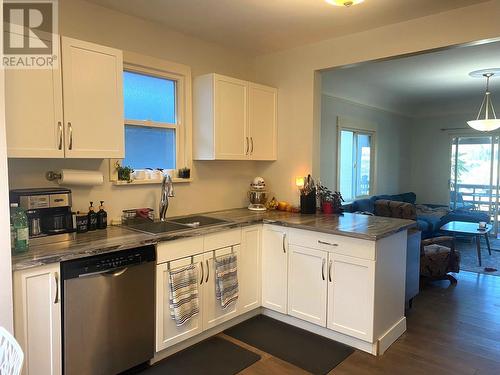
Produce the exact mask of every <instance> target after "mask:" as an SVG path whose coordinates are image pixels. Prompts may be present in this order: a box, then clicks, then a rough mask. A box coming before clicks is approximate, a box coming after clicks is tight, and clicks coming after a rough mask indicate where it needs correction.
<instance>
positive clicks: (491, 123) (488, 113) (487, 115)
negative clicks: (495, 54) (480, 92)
mask: <svg viewBox="0 0 500 375" xmlns="http://www.w3.org/2000/svg"><path fill="white" fill-rule="evenodd" d="M499 74H500V69H486V70H477V71H475V72H472V73H470V74H469V75H470V76H471V77H474V78H483V77H484V78H486V92H485V93H484V98H483V102H482V103H481V107H480V108H479V113H478V114H477V118H476V119H475V120H471V121H467V124H468V125H469V126H470V127H471V128H473V129H476V130H479V131H483V132H489V131H493V130H496V129H498V128H500V119H497V116H496V113H495V108H494V107H493V103H492V101H491V92H490V78H491V77H493V76H494V75H497V76H498V75H499ZM483 112H484V117H483V118H481V115H482V113H483Z"/></svg>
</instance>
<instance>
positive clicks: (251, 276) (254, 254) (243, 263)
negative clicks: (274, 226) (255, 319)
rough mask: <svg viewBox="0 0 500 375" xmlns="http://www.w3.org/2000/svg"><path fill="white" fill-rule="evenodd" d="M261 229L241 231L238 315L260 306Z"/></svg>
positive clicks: (253, 228)
mask: <svg viewBox="0 0 500 375" xmlns="http://www.w3.org/2000/svg"><path fill="white" fill-rule="evenodd" d="M261 228H262V226H261V225H256V226H252V227H246V228H243V229H242V230H241V249H240V252H239V257H238V278H239V280H241V283H240V298H239V312H240V313H244V312H247V311H250V310H253V309H256V308H257V307H259V306H260V300H261V239H262V230H261Z"/></svg>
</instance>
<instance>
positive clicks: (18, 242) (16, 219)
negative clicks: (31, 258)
mask: <svg viewBox="0 0 500 375" xmlns="http://www.w3.org/2000/svg"><path fill="white" fill-rule="evenodd" d="M10 207H11V222H12V226H13V228H14V236H13V237H14V253H16V254H18V253H23V252H25V251H28V241H29V229H28V216H26V212H25V211H24V210H23V209H22V208H20V207H18V204H17V203H11V205H10ZM11 237H12V236H11Z"/></svg>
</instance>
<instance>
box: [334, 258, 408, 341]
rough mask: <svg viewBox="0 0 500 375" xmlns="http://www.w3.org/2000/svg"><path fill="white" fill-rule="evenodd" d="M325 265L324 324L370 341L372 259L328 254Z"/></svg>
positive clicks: (373, 286) (373, 264)
mask: <svg viewBox="0 0 500 375" xmlns="http://www.w3.org/2000/svg"><path fill="white" fill-rule="evenodd" d="M328 266H329V275H328V277H329V280H331V281H329V283H328V317H327V328H329V329H333V330H335V331H337V332H340V333H344V334H346V335H349V336H353V337H357V338H359V339H362V340H365V341H369V342H372V340H373V319H374V316H373V311H374V296H375V262H374V261H372V260H366V259H359V258H354V257H349V256H345V255H340V254H330V261H329V265H328ZM403 303H404V301H403Z"/></svg>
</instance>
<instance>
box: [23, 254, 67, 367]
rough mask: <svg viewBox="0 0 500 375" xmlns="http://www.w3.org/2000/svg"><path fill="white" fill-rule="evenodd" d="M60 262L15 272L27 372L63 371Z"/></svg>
mask: <svg viewBox="0 0 500 375" xmlns="http://www.w3.org/2000/svg"><path fill="white" fill-rule="evenodd" d="M59 275H60V270H59V263H58V264H56V265H49V266H42V267H36V268H33V269H29V270H24V271H16V272H15V273H14V331H15V337H16V339H17V341H18V342H19V344H20V345H21V348H22V349H23V352H24V356H25V357H24V365H23V366H24V367H23V368H24V371H23V374H24V375H38V374H44V375H59V374H61V346H62V343H61V304H60V281H59Z"/></svg>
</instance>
